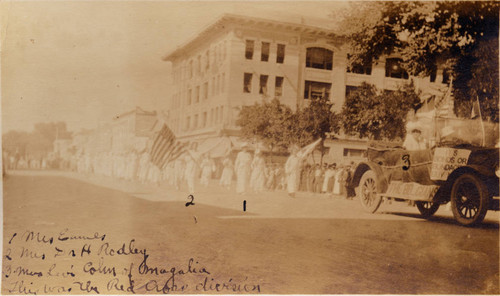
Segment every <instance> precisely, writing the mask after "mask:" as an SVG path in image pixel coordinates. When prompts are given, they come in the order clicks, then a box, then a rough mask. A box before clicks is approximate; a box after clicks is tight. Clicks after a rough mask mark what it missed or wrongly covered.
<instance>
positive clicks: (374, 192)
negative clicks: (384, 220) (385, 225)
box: [358, 170, 382, 213]
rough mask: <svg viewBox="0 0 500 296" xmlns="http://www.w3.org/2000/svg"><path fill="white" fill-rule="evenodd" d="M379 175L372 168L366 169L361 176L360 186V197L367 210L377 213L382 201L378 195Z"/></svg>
mask: <svg viewBox="0 0 500 296" xmlns="http://www.w3.org/2000/svg"><path fill="white" fill-rule="evenodd" d="M378 191H379V188H378V183H377V176H376V175H375V172H373V171H372V170H368V171H366V172H365V173H364V174H363V176H362V177H361V181H360V182H359V188H358V197H359V200H360V201H361V205H363V207H364V208H365V210H366V211H368V212H370V213H375V212H376V211H377V209H378V207H379V206H380V203H381V202H382V197H380V196H379V195H378V193H379V192H378Z"/></svg>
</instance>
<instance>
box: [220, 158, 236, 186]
mask: <svg viewBox="0 0 500 296" xmlns="http://www.w3.org/2000/svg"><path fill="white" fill-rule="evenodd" d="M222 166H223V167H224V169H223V170H222V175H221V177H220V181H219V185H221V186H225V187H227V189H229V188H230V187H231V183H232V181H233V167H234V165H233V161H232V160H231V158H230V157H229V156H227V157H226V158H225V159H224V161H223V162H222Z"/></svg>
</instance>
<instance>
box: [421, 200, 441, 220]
mask: <svg viewBox="0 0 500 296" xmlns="http://www.w3.org/2000/svg"><path fill="white" fill-rule="evenodd" d="M415 204H416V205H417V209H418V211H419V212H420V214H421V215H422V217H424V218H429V217H431V216H432V215H434V214H435V213H436V212H437V210H438V209H439V204H438V203H436V202H428V201H417V202H416V203H415Z"/></svg>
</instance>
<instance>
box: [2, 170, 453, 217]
mask: <svg viewBox="0 0 500 296" xmlns="http://www.w3.org/2000/svg"><path fill="white" fill-rule="evenodd" d="M9 174H10V175H24V176H60V177H66V178H72V179H76V180H80V181H83V182H87V183H90V184H93V185H96V186H101V187H106V188H109V189H114V190H119V191H122V192H126V193H128V194H130V195H132V196H134V197H137V198H141V199H144V200H149V201H152V202H166V201H168V202H172V201H177V202H188V201H190V199H189V198H188V193H187V191H186V190H185V188H184V191H183V190H182V189H183V188H181V190H175V189H174V188H171V187H170V186H169V185H168V183H166V182H164V183H162V184H161V185H159V186H158V185H151V184H141V183H140V182H137V181H126V180H119V179H114V178H111V177H106V176H95V175H85V174H80V173H76V172H67V171H29V170H19V171H9V172H8V175H9ZM195 188H196V191H197V192H196V193H195V194H194V203H195V204H204V205H209V206H215V207H221V208H226V209H232V210H238V211H242V212H243V201H245V200H246V211H245V213H246V215H240V216H224V217H219V218H226V219H227V218H234V219H241V218H250V217H251V218H284V219H286V218H310V219H332V218H334V219H369V220H374V219H376V220H380V219H382V220H397V219H405V220H408V219H419V218H412V217H408V216H406V217H404V216H400V215H388V214H383V213H384V211H390V212H397V213H408V214H418V210H417V209H416V207H409V206H408V205H407V204H406V203H397V202H395V203H392V204H390V205H385V204H382V205H381V207H380V208H379V210H378V212H377V214H371V213H367V212H365V211H364V209H363V207H362V206H361V204H360V202H359V200H358V199H356V198H355V199H354V200H347V199H345V198H344V197H340V196H329V195H324V194H315V193H310V192H298V193H297V194H296V197H295V198H292V197H289V196H288V195H287V193H286V192H285V191H272V192H271V191H266V192H262V193H247V194H243V195H239V194H237V193H236V192H235V189H234V184H233V186H232V188H231V189H230V190H227V189H226V188H224V187H221V186H219V185H218V180H211V183H210V185H209V186H208V187H204V186H201V185H199V184H197V186H196V187H195ZM195 206H196V205H195ZM438 214H440V215H445V216H451V213H449V212H447V211H445V210H444V207H442V208H441V209H440V210H439V212H438Z"/></svg>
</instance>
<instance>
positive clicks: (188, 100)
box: [187, 89, 193, 105]
mask: <svg viewBox="0 0 500 296" xmlns="http://www.w3.org/2000/svg"><path fill="white" fill-rule="evenodd" d="M192 95H193V92H192V90H191V89H189V90H188V97H187V104H188V105H191V100H192V98H193V97H192Z"/></svg>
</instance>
